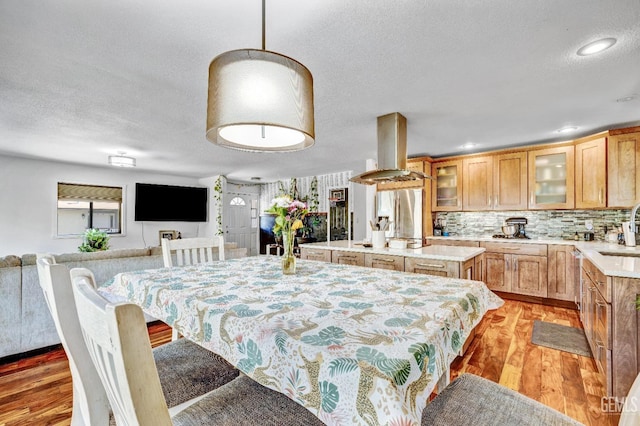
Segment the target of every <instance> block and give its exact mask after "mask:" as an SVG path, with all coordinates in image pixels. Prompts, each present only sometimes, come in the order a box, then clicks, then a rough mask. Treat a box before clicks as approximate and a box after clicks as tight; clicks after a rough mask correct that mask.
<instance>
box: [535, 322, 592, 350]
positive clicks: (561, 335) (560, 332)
mask: <svg viewBox="0 0 640 426" xmlns="http://www.w3.org/2000/svg"><path fill="white" fill-rule="evenodd" d="M531 343H533V344H534V345H539V346H545V347H547V348H552V349H558V350H560V351H564V352H570V353H572V354H578V355H582V356H587V357H592V356H591V350H590V349H589V343H588V342H587V338H586V336H585V335H584V330H583V329H581V328H575V327H569V326H566V325H561V324H554V323H551V322H544V321H537V320H536V321H534V323H533V333H532V334H531Z"/></svg>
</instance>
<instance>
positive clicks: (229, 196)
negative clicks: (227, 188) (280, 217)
mask: <svg viewBox="0 0 640 426" xmlns="http://www.w3.org/2000/svg"><path fill="white" fill-rule="evenodd" d="M223 219H224V223H225V235H224V238H225V241H227V242H230V243H237V244H238V248H242V247H245V248H246V249H247V254H248V255H249V256H256V255H257V254H258V195H257V194H240V193H236V192H225V194H224V211H223Z"/></svg>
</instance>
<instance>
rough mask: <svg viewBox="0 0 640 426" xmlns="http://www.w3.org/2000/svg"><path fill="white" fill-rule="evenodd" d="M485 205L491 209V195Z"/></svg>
mask: <svg viewBox="0 0 640 426" xmlns="http://www.w3.org/2000/svg"><path fill="white" fill-rule="evenodd" d="M487 205H488V206H489V207H491V195H489V196H488V197H487Z"/></svg>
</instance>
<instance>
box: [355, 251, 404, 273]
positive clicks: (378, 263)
mask: <svg viewBox="0 0 640 426" xmlns="http://www.w3.org/2000/svg"><path fill="white" fill-rule="evenodd" d="M364 266H367V267H369V268H378V269H390V270H392V271H404V256H389V255H387V254H374V253H365V255H364Z"/></svg>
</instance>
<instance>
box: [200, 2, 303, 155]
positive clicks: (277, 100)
mask: <svg viewBox="0 0 640 426" xmlns="http://www.w3.org/2000/svg"><path fill="white" fill-rule="evenodd" d="M265 39H266V36H265V0H262V50H257V49H241V50H232V51H229V52H225V53H223V54H221V55H219V56H217V57H216V58H214V59H213V61H212V62H211V65H209V97H208V102H207V134H206V136H207V139H208V140H209V141H210V142H213V143H214V144H217V145H220V146H224V147H226V148H232V149H237V150H242V151H253V152H289V151H298V150H301V149H305V148H308V147H310V146H311V145H313V144H314V139H315V130H314V119H313V77H312V76H311V73H310V72H309V70H308V69H307V68H306V67H305V66H304V65H302V64H301V63H300V62H298V61H296V60H294V59H291V58H289V57H287V56H284V55H280V54H279V53H275V52H270V51H268V50H266V42H265Z"/></svg>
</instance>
